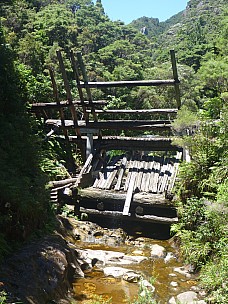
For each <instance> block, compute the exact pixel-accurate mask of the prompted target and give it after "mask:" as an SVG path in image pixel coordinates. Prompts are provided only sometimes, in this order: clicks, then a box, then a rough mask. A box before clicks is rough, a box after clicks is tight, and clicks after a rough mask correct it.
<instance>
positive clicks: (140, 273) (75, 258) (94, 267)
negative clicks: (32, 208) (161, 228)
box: [0, 217, 203, 304]
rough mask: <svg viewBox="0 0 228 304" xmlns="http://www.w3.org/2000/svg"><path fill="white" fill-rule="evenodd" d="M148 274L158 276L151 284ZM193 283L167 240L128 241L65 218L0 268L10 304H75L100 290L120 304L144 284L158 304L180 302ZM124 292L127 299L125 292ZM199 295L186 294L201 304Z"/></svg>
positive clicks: (111, 231)
mask: <svg viewBox="0 0 228 304" xmlns="http://www.w3.org/2000/svg"><path fill="white" fill-rule="evenodd" d="M163 245H164V246H163ZM167 246H168V247H167ZM170 249H171V251H170ZM156 269H157V270H156ZM156 271H158V272H156ZM151 276H155V277H157V278H156V280H157V281H155V284H154V283H152V284H153V285H152V284H151V283H150V282H149V281H150V278H151ZM192 280H194V279H193V278H192V274H191V268H190V267H184V266H182V265H181V263H179V262H178V258H177V256H176V254H174V252H173V250H172V246H171V245H170V244H169V242H163V241H161V242H160V243H159V241H158V242H156V241H155V240H151V239H148V238H144V237H140V236H138V237H137V236H135V237H132V236H131V237H129V236H127V235H126V234H125V233H124V231H123V230H122V229H106V228H102V227H100V226H98V225H96V224H94V223H91V222H83V221H77V220H75V219H71V218H64V217H59V218H58V227H57V229H56V232H55V233H53V234H52V235H49V236H46V237H45V238H43V239H42V240H39V241H35V242H32V243H30V244H29V245H26V246H25V247H24V248H23V249H21V250H20V251H18V252H17V253H16V255H14V256H12V257H10V258H8V260H7V261H6V263H5V264H4V265H3V266H2V267H1V270H0V282H2V283H3V287H4V289H5V290H7V291H8V292H10V294H11V295H12V300H11V302H8V303H14V302H16V300H18V299H19V300H21V301H22V302H23V303H25V304H26V303H33V304H48V303H57V304H64V303H75V302H73V301H74V300H75V299H76V303H86V302H84V299H88V294H89V295H90V296H91V294H93V293H96V294H98V295H99V288H101V293H102V294H103V292H104V289H107V294H109V292H111V293H112V294H111V297H113V300H112V301H111V303H113V304H116V303H118V304H120V303H124V302H121V301H123V299H124V297H125V296H128V297H129V296H130V295H131V294H132V292H133V295H134V296H135V295H137V292H138V289H139V286H142V284H143V287H144V288H146V289H147V290H149V291H150V292H152V293H153V295H156V296H157V299H158V301H160V299H162V301H161V303H168V302H169V301H170V304H172V303H179V302H180V301H182V299H184V301H185V299H186V296H187V295H186V293H183V291H185V292H186V288H185V289H184V287H183V284H185V282H186V286H188V289H187V290H190V289H191V288H190V287H191V286H194V285H195V283H193V284H192ZM162 282H165V283H162ZM98 283H99V284H100V287H99V285H98ZM115 284H116V286H118V292H116V288H114V286H115ZM126 284H129V285H126ZM163 284H165V285H163ZM189 284H190V285H189ZM76 285H77V288H76V287H75V286H76ZM122 286H124V289H123V290H124V291H123V290H122V291H121V288H122ZM161 286H163V287H162V289H161V288H160V287H161ZM72 287H73V289H72ZM75 288H76V289H75ZM72 290H74V292H75V293H74V295H73V300H72ZM159 290H160V291H159ZM126 291H127V295H126V294H123V292H126ZM161 292H162V293H163V295H162V294H160V293H161ZM86 293H87V294H86ZM167 293H168V294H169V295H170V296H169V297H168V298H167ZM164 294H166V298H165V299H166V300H164ZM181 294H182V295H181ZM198 295H199V292H197V291H196V290H194V291H193V290H192V291H189V293H188V298H187V299H190V298H191V296H192V299H196V301H198V302H196V303H198V304H200V303H202V304H203V302H202V300H201V302H200V297H198ZM115 296H116V300H115ZM162 297H163V298H162ZM194 297H195V298H194ZM130 298H132V297H130ZM130 298H125V300H129V299H130ZM125 300H124V301H125ZM178 301H179V302H178ZM187 301H188V300H187ZM189 301H191V300H189ZM180 303H181V302H180ZM187 303H193V302H187Z"/></svg>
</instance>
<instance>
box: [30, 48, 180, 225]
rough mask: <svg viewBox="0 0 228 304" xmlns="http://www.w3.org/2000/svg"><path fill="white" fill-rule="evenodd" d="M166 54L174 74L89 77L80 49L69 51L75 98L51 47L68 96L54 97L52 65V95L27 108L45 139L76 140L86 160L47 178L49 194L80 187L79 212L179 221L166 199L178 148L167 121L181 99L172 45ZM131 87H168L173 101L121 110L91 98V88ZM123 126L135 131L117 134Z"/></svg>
mask: <svg viewBox="0 0 228 304" xmlns="http://www.w3.org/2000/svg"><path fill="white" fill-rule="evenodd" d="M170 55H171V67H172V74H173V78H172V79H166V80H160V79H159V80H135V81H112V82H90V81H89V80H88V76H87V73H86V68H85V65H84V62H83V59H82V55H81V54H80V53H76V54H74V52H71V53H70V62H71V67H72V71H73V74H74V79H75V86H76V88H77V90H78V95H79V97H80V98H79V100H73V97H72V92H71V88H70V84H69V80H68V78H67V72H66V68H65V65H64V60H63V58H62V53H61V52H60V51H57V57H58V61H59V67H60V71H61V74H62V78H63V83H64V88H65V91H66V100H63V101H62V100H60V99H59V94H58V88H57V84H56V80H55V76H54V73H53V71H52V70H51V69H50V76H51V82H52V87H53V93H54V99H55V100H54V102H49V103H36V104H33V105H32V111H33V112H35V113H36V115H37V116H39V117H43V118H44V121H45V125H46V126H47V127H48V128H49V132H48V134H47V138H49V137H51V136H56V137H58V138H60V139H61V140H64V141H65V143H66V146H68V145H72V144H74V145H76V146H77V148H78V149H80V150H81V154H82V157H83V159H84V165H83V167H82V169H81V171H80V173H79V174H78V175H77V176H75V177H71V178H69V179H67V180H63V181H56V182H53V183H52V186H53V191H52V193H53V197H55V198H56V199H59V200H60V197H59V196H60V195H59V194H63V195H62V196H64V193H66V192H64V190H66V189H71V190H75V189H79V190H78V191H76V192H77V196H76V197H73V204H74V205H75V212H76V213H77V214H82V213H83V214H86V215H87V216H88V217H89V218H93V217H101V218H106V219H107V218H121V220H122V221H140V222H147V223H158V224H166V225H170V224H172V223H175V222H177V221H178V219H177V215H176V209H175V207H174V204H173V202H172V199H173V187H174V184H175V180H176V175H177V172H178V166H179V162H180V161H181V159H182V157H183V151H182V149H181V148H180V147H178V146H176V145H174V144H173V143H172V136H171V122H172V120H173V119H174V118H175V116H176V114H177V112H178V109H179V108H180V106H181V101H180V92H179V84H180V81H179V79H178V73H177V66H176V59H175V53H174V51H173V50H171V51H170ZM136 86H156V87H158V86H172V87H173V89H174V92H175V96H176V107H175V108H166V109H163V108H158V109H131V110H129V109H121V110H120V109H114V108H113V109H110V108H109V107H107V103H108V101H107V100H93V96H92V90H93V89H105V88H121V87H136ZM69 116H71V119H70V118H69ZM110 117H111V118H112V119H110ZM113 117H115V119H113ZM122 117H127V119H126V118H124V119H123V118H122ZM144 117H146V119H145V118H144ZM132 118H133V119H132ZM122 131H131V133H132V134H137V135H131V136H123V135H121V132H122ZM145 131H147V132H146V133H147V135H144V132H145ZM103 133H105V135H103ZM113 133H114V134H115V135H113ZM148 133H149V135H148ZM107 134H108V135H107ZM139 134H141V135H139ZM164 134H165V135H164ZM110 151H112V152H110ZM113 151H118V153H114V152H113ZM120 151H121V152H120ZM71 194H72V191H71ZM65 195H66V196H68V194H65ZM70 204H72V199H71V203H70Z"/></svg>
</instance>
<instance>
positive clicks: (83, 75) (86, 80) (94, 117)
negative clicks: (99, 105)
mask: <svg viewBox="0 0 228 304" xmlns="http://www.w3.org/2000/svg"><path fill="white" fill-rule="evenodd" d="M76 55H77V59H78V62H79V65H80V68H81V72H82V77H83V81H84V83H85V84H87V83H88V77H87V74H86V69H85V65H84V62H83V59H82V54H81V53H80V52H77V54H76ZM86 93H87V96H88V100H89V104H90V106H91V111H92V115H93V119H94V121H97V115H96V113H95V109H94V106H93V104H92V102H93V99H92V94H91V91H90V88H89V87H86Z"/></svg>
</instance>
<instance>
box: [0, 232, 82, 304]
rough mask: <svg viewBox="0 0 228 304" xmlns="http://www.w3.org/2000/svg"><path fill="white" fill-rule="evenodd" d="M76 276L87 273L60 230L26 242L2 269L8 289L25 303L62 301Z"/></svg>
mask: <svg viewBox="0 0 228 304" xmlns="http://www.w3.org/2000/svg"><path fill="white" fill-rule="evenodd" d="M76 277H78V278H79V277H84V273H83V272H82V270H81V267H80V265H79V263H78V262H77V259H76V254H75V250H74V249H71V248H69V247H68V244H67V242H66V241H65V240H64V239H63V238H62V236H60V235H58V234H56V235H51V236H47V237H45V238H43V239H41V240H36V241H35V242H31V243H30V244H29V245H26V246H25V247H24V248H22V249H21V250H20V251H18V252H17V253H16V255H14V256H11V257H10V258H8V260H6V262H5V264H4V265H3V266H2V267H1V271H0V281H1V282H3V283H4V286H5V288H6V290H7V292H9V293H10V294H11V295H12V296H13V297H18V298H19V299H20V300H21V301H20V302H22V303H39V304H45V303H48V302H50V301H51V300H52V301H57V302H58V303H59V302H60V300H62V299H66V298H67V295H68V291H69V290H70V289H71V283H72V282H73V281H74V279H75V278H76ZM68 303H70V301H69V302H68Z"/></svg>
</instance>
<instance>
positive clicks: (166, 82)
mask: <svg viewBox="0 0 228 304" xmlns="http://www.w3.org/2000/svg"><path fill="white" fill-rule="evenodd" d="M176 83H179V80H174V79H167V80H160V79H159V80H133V81H109V82H99V81H98V82H80V85H78V87H80V88H91V89H92V88H94V89H99V88H120V87H136V86H141V87H142V86H144V87H145V86H173V85H175V84H176Z"/></svg>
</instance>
